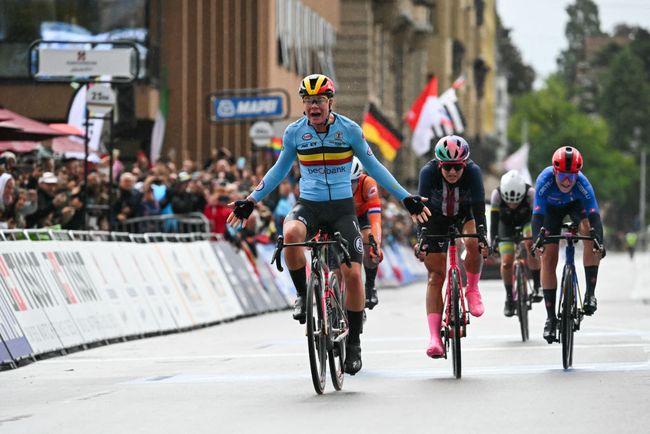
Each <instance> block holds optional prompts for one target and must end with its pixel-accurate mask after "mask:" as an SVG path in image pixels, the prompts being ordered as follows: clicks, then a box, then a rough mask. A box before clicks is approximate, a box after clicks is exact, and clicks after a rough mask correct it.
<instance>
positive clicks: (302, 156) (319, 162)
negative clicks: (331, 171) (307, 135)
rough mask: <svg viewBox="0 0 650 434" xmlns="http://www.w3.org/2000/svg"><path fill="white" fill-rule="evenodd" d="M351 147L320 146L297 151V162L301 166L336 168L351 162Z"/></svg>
mask: <svg viewBox="0 0 650 434" xmlns="http://www.w3.org/2000/svg"><path fill="white" fill-rule="evenodd" d="M353 155H354V153H353V152H352V148H351V147H348V146H346V147H338V146H321V147H318V148H311V149H298V161H300V164H302V165H303V166H338V165H340V164H346V163H349V162H351V161H352V157H353Z"/></svg>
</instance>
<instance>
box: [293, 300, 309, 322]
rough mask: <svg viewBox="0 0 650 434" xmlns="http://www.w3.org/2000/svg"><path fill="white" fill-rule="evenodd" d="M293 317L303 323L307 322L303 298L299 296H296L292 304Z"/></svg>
mask: <svg viewBox="0 0 650 434" xmlns="http://www.w3.org/2000/svg"><path fill="white" fill-rule="evenodd" d="M293 319H295V320H296V321H298V322H300V324H304V323H305V322H307V314H306V313H305V299H304V298H302V297H301V296H298V297H296V301H295V302H294V304H293Z"/></svg>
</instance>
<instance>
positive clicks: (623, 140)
mask: <svg viewBox="0 0 650 434" xmlns="http://www.w3.org/2000/svg"><path fill="white" fill-rule="evenodd" d="M646 77H647V76H646V72H645V71H644V65H643V62H642V61H641V59H640V58H639V57H638V56H637V55H636V54H635V53H634V52H633V49H632V47H631V46H627V47H625V48H622V49H621V50H620V51H619V52H618V53H617V54H616V55H615V56H614V57H613V59H612V60H611V61H610V66H609V67H608V69H607V71H606V73H605V74H604V78H603V80H602V82H603V90H602V92H601V95H600V98H599V109H600V113H601V114H602V115H603V117H605V119H607V122H608V123H609V126H610V130H611V139H610V141H611V143H612V145H613V146H615V147H617V148H619V149H621V150H626V151H635V150H634V149H632V148H631V144H632V143H633V141H634V139H635V137H634V134H635V129H636V128H638V129H639V130H640V133H641V139H642V142H643V143H649V142H650V128H649V127H648V126H647V125H648V119H649V118H650V84H648V80H647V78H646Z"/></svg>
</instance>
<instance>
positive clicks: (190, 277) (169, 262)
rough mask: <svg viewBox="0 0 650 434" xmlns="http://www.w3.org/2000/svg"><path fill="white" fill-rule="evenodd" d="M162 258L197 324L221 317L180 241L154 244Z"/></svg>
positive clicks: (170, 277)
mask: <svg viewBox="0 0 650 434" xmlns="http://www.w3.org/2000/svg"><path fill="white" fill-rule="evenodd" d="M153 246H154V248H155V250H156V251H157V252H158V254H159V255H160V258H161V259H162V263H163V266H164V267H165V269H166V270H167V275H168V276H169V279H170V280H171V281H172V282H173V287H174V288H175V289H176V291H177V292H178V293H179V294H180V295H181V297H182V299H183V303H184V304H185V305H186V306H187V308H188V309H189V310H190V312H191V313H192V318H193V320H194V323H195V324H197V325H198V324H207V323H210V322H214V321H218V320H220V319H221V316H220V312H219V309H217V306H216V305H215V303H213V301H212V298H211V296H210V295H209V293H208V289H207V288H205V287H202V286H201V285H199V284H198V277H197V275H196V271H195V270H194V267H193V265H192V264H191V260H190V258H188V257H187V255H185V254H182V253H183V252H182V247H181V246H180V245H179V244H178V243H167V242H165V243H156V244H154V245H153Z"/></svg>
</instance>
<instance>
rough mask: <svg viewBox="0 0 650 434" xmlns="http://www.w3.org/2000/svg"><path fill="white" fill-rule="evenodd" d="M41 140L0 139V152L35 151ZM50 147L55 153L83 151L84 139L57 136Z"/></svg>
mask: <svg viewBox="0 0 650 434" xmlns="http://www.w3.org/2000/svg"><path fill="white" fill-rule="evenodd" d="M40 143H41V140H39V141H34V140H8V141H5V140H0V152H3V151H14V152H17V153H21V154H23V153H26V152H32V151H35V150H36V149H37V148H38V145H39V144H40ZM52 149H53V150H54V152H55V153H57V154H63V153H66V152H84V141H83V139H79V138H77V137H71V136H68V137H57V138H55V139H53V140H52Z"/></svg>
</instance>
